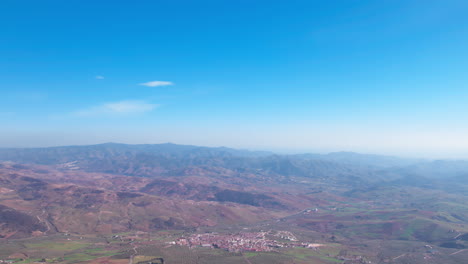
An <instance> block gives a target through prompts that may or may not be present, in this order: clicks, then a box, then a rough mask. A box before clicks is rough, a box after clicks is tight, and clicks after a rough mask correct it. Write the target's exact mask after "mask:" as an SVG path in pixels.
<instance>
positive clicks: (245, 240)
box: [169, 231, 322, 252]
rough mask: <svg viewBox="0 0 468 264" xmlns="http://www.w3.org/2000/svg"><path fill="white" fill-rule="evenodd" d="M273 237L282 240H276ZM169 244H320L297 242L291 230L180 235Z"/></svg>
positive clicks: (259, 247)
mask: <svg viewBox="0 0 468 264" xmlns="http://www.w3.org/2000/svg"><path fill="white" fill-rule="evenodd" d="M267 236H268V237H270V238H268V237H267ZM274 238H278V239H281V240H284V242H281V241H277V240H275V239H274ZM169 243H170V244H175V245H180V246H188V247H190V248H193V247H208V248H221V249H225V250H228V251H231V252H243V251H274V250H275V249H278V248H288V247H304V248H311V249H317V248H318V247H320V246H322V244H316V243H308V242H299V241H298V240H297V238H296V236H294V235H293V234H292V233H291V232H288V231H278V232H275V233H272V232H242V233H237V234H218V233H206V234H194V235H191V236H189V237H181V238H179V239H177V240H176V241H172V242H169Z"/></svg>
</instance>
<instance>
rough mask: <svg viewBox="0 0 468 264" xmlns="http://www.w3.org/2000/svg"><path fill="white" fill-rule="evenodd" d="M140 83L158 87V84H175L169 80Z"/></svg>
mask: <svg viewBox="0 0 468 264" xmlns="http://www.w3.org/2000/svg"><path fill="white" fill-rule="evenodd" d="M139 85H143V86H148V87H158V86H169V85H174V83H173V82H167V81H151V82H145V83H140V84H139Z"/></svg>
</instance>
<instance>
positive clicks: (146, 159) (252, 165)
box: [0, 143, 468, 180]
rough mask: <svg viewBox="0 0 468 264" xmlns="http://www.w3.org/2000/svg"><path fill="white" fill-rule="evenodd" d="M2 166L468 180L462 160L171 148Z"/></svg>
mask: <svg viewBox="0 0 468 264" xmlns="http://www.w3.org/2000/svg"><path fill="white" fill-rule="evenodd" d="M0 160H3V161H13V162H16V163H24V164H42V165H54V166H58V167H61V168H67V169H80V170H85V171H88V172H105V173H117V174H125V175H131V176H145V177H153V176H157V175H170V176H184V175H191V174H200V173H201V174H222V173H221V172H220V171H222V170H229V171H230V172H231V173H244V174H245V173H255V174H263V175H281V176H285V177H289V176H300V177H311V178H320V177H331V178H335V177H341V178H342V180H346V178H347V177H357V178H360V179H366V180H371V179H382V180H384V179H394V178H399V177H402V176H412V177H415V176H418V177H424V178H444V177H448V178H449V177H463V176H465V175H468V161H463V160H459V161H453V160H436V161H429V160H423V159H405V158H398V157H392V156H383V155H369V154H359V153H354V152H333V153H329V154H296V155H278V154H274V153H272V152H265V151H247V150H237V149H232V148H226V147H218V148H211V147H199V146H190V145H177V144H171V143H166V144H153V145H151V144H143V145H127V144H117V143H105V144H99V145H90V146H64V147H49V148H3V149H0ZM224 173H227V171H224Z"/></svg>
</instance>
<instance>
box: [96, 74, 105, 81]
mask: <svg viewBox="0 0 468 264" xmlns="http://www.w3.org/2000/svg"><path fill="white" fill-rule="evenodd" d="M96 79H98V80H102V79H104V76H102V75H98V76H96Z"/></svg>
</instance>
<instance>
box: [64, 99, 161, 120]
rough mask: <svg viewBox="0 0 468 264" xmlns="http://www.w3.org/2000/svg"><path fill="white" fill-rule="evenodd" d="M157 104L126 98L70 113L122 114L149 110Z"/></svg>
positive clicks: (75, 114)
mask: <svg viewBox="0 0 468 264" xmlns="http://www.w3.org/2000/svg"><path fill="white" fill-rule="evenodd" d="M158 106H159V105H158V104H152V103H148V102H145V101H138V100H127V101H119V102H111V103H104V104H102V105H98V106H93V107H90V108H87V109H83V110H79V111H76V112H73V113H72V114H73V115H74V116H78V117H95V116H123V115H133V114H143V113H147V112H151V111H153V110H154V109H156V108H157V107H158Z"/></svg>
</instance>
